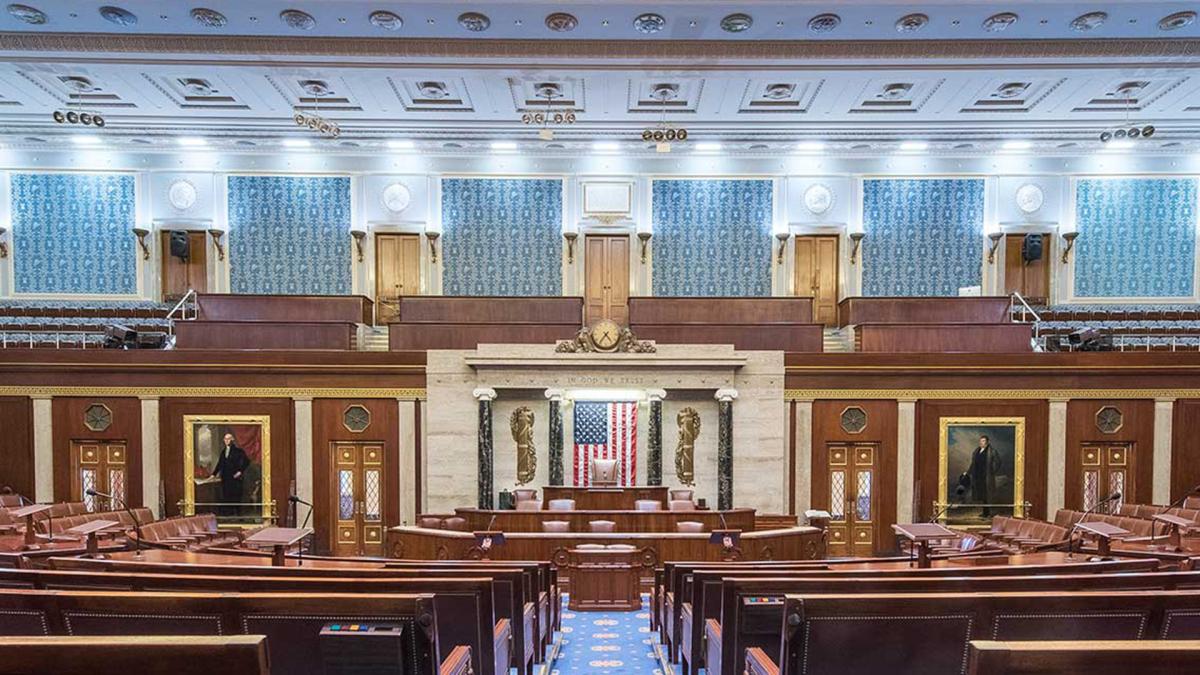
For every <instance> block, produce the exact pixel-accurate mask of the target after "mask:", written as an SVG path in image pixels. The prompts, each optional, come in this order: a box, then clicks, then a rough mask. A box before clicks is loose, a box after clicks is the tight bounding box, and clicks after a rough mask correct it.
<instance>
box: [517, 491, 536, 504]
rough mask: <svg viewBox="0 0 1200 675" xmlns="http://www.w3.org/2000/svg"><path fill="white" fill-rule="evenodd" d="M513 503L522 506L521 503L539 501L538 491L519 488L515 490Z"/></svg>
mask: <svg viewBox="0 0 1200 675" xmlns="http://www.w3.org/2000/svg"><path fill="white" fill-rule="evenodd" d="M513 501H514V502H516V503H517V504H520V503H521V502H532V501H538V498H537V490H530V489H528V488H519V489H516V490H513Z"/></svg>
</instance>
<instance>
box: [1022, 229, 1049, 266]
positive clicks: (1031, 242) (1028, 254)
mask: <svg viewBox="0 0 1200 675" xmlns="http://www.w3.org/2000/svg"><path fill="white" fill-rule="evenodd" d="M1042 240H1043V236H1042V235H1040V234H1027V235H1025V240H1024V241H1022V242H1021V259H1022V260H1024V261H1025V262H1026V263H1031V262H1035V261H1038V260H1041V259H1042V247H1043V244H1044V242H1043V241H1042Z"/></svg>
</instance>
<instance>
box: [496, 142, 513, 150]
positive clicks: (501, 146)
mask: <svg viewBox="0 0 1200 675" xmlns="http://www.w3.org/2000/svg"><path fill="white" fill-rule="evenodd" d="M492 149H493V150H501V151H507V150H516V149H517V142H516V141H492Z"/></svg>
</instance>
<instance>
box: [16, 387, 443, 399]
mask: <svg viewBox="0 0 1200 675" xmlns="http://www.w3.org/2000/svg"><path fill="white" fill-rule="evenodd" d="M0 396H29V397H34V398H36V397H52V396H89V397H100V396H157V397H159V398H172V397H199V398H210V397H211V398H216V397H221V398H403V399H408V398H412V399H420V400H424V399H425V398H426V392H425V389H424V388H416V387H410V388H399V389H365V388H357V387H355V388H350V387H347V388H332V389H322V388H316V387H314V388H309V387H77V386H38V385H24V386H11V385H4V386H0Z"/></svg>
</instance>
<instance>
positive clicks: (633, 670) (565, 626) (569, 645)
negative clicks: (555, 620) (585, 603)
mask: <svg viewBox="0 0 1200 675" xmlns="http://www.w3.org/2000/svg"><path fill="white" fill-rule="evenodd" d="M562 612H563V613H562V632H563V646H562V652H560V654H559V657H558V662H557V663H555V665H554V670H553V671H551V672H552V674H553V675H577V674H579V673H588V674H589V675H592V674H594V675H602V674H605V673H612V674H613V675H617V674H621V675H626V674H627V675H662V670H661V669H659V667H658V660H657V659H656V658H654V649H653V645H654V643H655V642H656V641H657V639H658V637H657V636H656V635H655V634H653V633H651V632H650V597H649V596H646V595H644V596H642V609H641V611H638V612H574V611H571V610H569V609H567V599H566V598H565V597H564V598H563V609H562Z"/></svg>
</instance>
